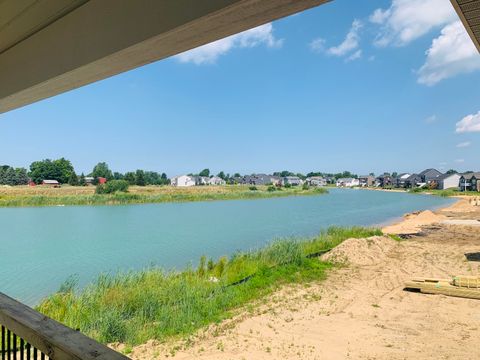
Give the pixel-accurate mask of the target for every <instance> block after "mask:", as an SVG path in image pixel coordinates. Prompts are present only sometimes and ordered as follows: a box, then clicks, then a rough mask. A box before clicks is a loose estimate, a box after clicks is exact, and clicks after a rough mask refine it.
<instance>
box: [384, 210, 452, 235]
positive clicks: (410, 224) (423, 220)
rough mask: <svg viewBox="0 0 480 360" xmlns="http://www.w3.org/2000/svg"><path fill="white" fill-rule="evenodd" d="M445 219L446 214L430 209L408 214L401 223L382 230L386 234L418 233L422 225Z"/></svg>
mask: <svg viewBox="0 0 480 360" xmlns="http://www.w3.org/2000/svg"><path fill="white" fill-rule="evenodd" d="M445 219H446V216H444V215H439V214H435V213H434V212H432V211H430V210H425V211H420V212H414V213H411V214H406V215H405V216H404V221H402V222H401V223H399V224H394V225H390V226H386V227H384V228H383V229H382V231H383V232H384V233H385V234H416V233H418V232H420V231H421V229H422V226H424V225H430V224H435V223H439V222H441V221H442V220H445Z"/></svg>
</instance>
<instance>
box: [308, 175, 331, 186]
mask: <svg viewBox="0 0 480 360" xmlns="http://www.w3.org/2000/svg"><path fill="white" fill-rule="evenodd" d="M305 182H306V183H307V184H308V185H310V186H326V185H327V179H325V178H323V177H321V176H311V177H308V178H307V179H306V180H305Z"/></svg>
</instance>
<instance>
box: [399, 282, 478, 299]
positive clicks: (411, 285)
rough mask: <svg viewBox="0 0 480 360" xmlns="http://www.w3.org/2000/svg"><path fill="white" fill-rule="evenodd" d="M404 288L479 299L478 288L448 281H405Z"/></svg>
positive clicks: (425, 292) (426, 292)
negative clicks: (456, 284) (457, 284)
mask: <svg viewBox="0 0 480 360" xmlns="http://www.w3.org/2000/svg"><path fill="white" fill-rule="evenodd" d="M405 288H406V289H416V290H420V292H422V293H424V294H442V295H447V296H455V297H461V298H468V299H478V300H480V290H478V289H468V288H464V287H458V286H453V285H451V284H450V283H449V282H444V281H438V282H425V281H423V282H422V281H407V282H406V283H405Z"/></svg>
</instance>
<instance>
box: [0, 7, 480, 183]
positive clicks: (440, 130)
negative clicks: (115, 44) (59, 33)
mask: <svg viewBox="0 0 480 360" xmlns="http://www.w3.org/2000/svg"><path fill="white" fill-rule="evenodd" d="M479 84H480V55H479V54H478V52H476V50H475V49H474V47H473V44H471V42H470V40H469V39H468V37H467V35H466V33H465V31H464V29H463V27H462V26H461V25H460V24H459V23H458V21H457V18H456V14H455V13H454V11H453V9H452V8H451V5H450V3H449V1H448V0H425V1H421V2H420V1H418V0H393V1H392V0H388V1H387V0H385V1H378V0H375V1H374V0H364V1H349V0H335V1H333V2H331V3H328V4H326V5H323V6H320V7H318V8H315V9H312V10H309V11H307V12H304V13H301V14H298V15H294V16H290V17H288V18H285V19H281V20H279V21H276V22H274V23H271V24H266V25H264V26H262V27H260V28H257V29H253V30H250V31H249V32H247V33H243V34H240V35H237V36H233V37H230V38H227V39H225V40H221V41H219V42H216V43H213V44H211V45H208V46H206V47H203V48H200V49H196V50H193V51H191V52H189V53H186V54H183V55H180V56H176V57H173V58H170V59H166V60H163V61H159V62H156V63H154V64H151V65H148V66H144V67H142V68H139V69H135V70H132V71H130V72H127V73H124V74H120V75H118V76H115V77H113V78H110V79H106V80H104V81H101V82H98V83H95V84H91V85H88V86H85V87H82V88H80V89H77V90H74V91H70V92H68V93H65V94H62V95H59V96H56V97H54V98H50V99H46V100H44V101H41V102H38V103H35V104H32V105H29V106H27V107H24V108H21V109H17V110H14V111H11V112H9V113H6V114H2V115H0V136H1V141H0V164H3V163H5V164H10V165H13V166H24V167H28V166H29V164H30V163H31V162H32V161H34V160H38V159H43V158H58V157H62V156H63V157H66V158H68V159H70V160H71V161H72V162H73V164H74V166H75V168H76V170H77V172H89V171H90V170H91V169H92V167H93V166H94V165H95V163H97V162H98V161H106V162H108V164H109V165H110V167H111V168H112V169H113V170H115V171H122V172H124V171H129V170H135V169H137V168H142V169H145V170H155V171H162V172H163V171H165V172H167V174H168V175H169V176H173V175H176V174H180V173H184V172H196V171H199V170H201V169H203V168H206V167H208V168H210V169H211V170H212V171H213V172H218V171H220V170H223V171H225V172H230V173H233V172H237V171H238V172H241V173H253V172H273V171H276V170H283V169H289V170H292V171H295V172H297V171H298V172H308V171H329V172H330V171H331V172H336V171H342V170H347V169H348V170H351V171H354V172H357V173H366V172H370V171H373V172H375V173H380V172H383V171H399V172H402V171H420V170H423V169H424V168H427V167H436V168H438V169H449V168H455V169H458V170H460V171H461V170H468V169H475V170H480V161H479V156H478V154H479V153H480V91H479Z"/></svg>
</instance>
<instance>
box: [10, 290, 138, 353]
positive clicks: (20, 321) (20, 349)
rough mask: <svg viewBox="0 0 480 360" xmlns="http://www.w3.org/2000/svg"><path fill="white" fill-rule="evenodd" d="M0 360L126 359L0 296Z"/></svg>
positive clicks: (12, 300)
mask: <svg viewBox="0 0 480 360" xmlns="http://www.w3.org/2000/svg"><path fill="white" fill-rule="evenodd" d="M0 326H1V334H0V336H1V339H0V358H1V360H18V359H20V360H24V359H25V360H30V359H34V360H36V359H42V360H43V359H52V360H73V359H75V360H93V359H96V360H107V359H108V360H126V359H129V358H128V357H126V356H124V355H122V354H120V353H117V352H116V351H114V350H112V349H110V348H108V347H106V346H105V345H102V344H99V343H98V342H96V341H95V340H93V339H90V338H89V337H87V336H85V335H83V334H82V333H80V332H78V331H75V330H72V329H70V328H68V327H66V326H64V325H62V324H60V323H59V322H57V321H54V320H52V319H50V318H48V317H46V316H44V315H42V314H40V313H39V312H37V311H35V310H33V309H31V308H29V307H28V306H26V305H23V304H22V303H20V302H18V301H16V300H14V299H12V298H10V297H8V296H7V295H4V294H2V293H0Z"/></svg>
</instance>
